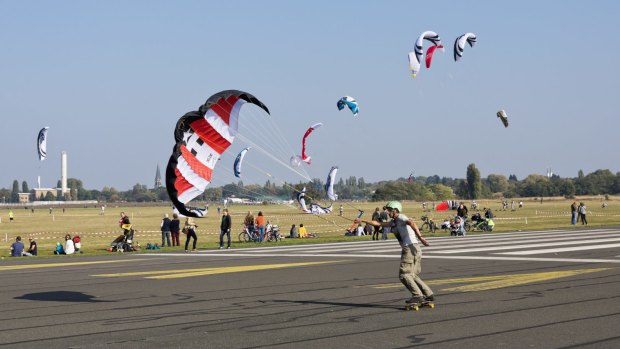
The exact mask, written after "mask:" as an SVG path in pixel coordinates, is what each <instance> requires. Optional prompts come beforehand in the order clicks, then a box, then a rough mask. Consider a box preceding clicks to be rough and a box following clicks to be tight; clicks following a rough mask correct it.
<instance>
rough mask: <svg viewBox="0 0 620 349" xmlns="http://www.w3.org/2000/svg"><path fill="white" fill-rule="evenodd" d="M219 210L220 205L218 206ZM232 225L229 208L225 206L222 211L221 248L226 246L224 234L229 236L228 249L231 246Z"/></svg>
mask: <svg viewBox="0 0 620 349" xmlns="http://www.w3.org/2000/svg"><path fill="white" fill-rule="evenodd" d="M218 211H219V207H218ZM231 227H232V220H231V219H230V215H229V214H228V209H227V208H225V209H224V212H223V213H222V222H221V223H220V249H222V248H224V235H226V236H227V237H228V245H227V247H226V248H227V249H229V248H230V228H231Z"/></svg>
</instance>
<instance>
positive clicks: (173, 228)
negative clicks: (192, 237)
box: [170, 219, 181, 233]
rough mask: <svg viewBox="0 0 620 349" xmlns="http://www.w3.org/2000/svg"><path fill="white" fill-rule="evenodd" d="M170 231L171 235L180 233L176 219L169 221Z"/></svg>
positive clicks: (179, 223) (178, 221) (179, 226)
mask: <svg viewBox="0 0 620 349" xmlns="http://www.w3.org/2000/svg"><path fill="white" fill-rule="evenodd" d="M170 231H171V232H173V233H178V232H180V231H181V221H180V220H178V219H173V220H171V221H170Z"/></svg>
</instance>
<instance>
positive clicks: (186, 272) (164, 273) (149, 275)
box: [92, 261, 342, 279]
mask: <svg viewBox="0 0 620 349" xmlns="http://www.w3.org/2000/svg"><path fill="white" fill-rule="evenodd" d="M338 262H342V261H324V262H305V263H284V264H263V265H240V266H234V267H221V268H195V269H176V270H154V271H138V272H129V273H114V274H97V275H92V276H101V277H124V276H144V278H145V279H178V278H186V277H192V276H204V275H216V274H226V273H239V272H243V271H256V270H270V269H283V268H292V267H303V266H310V265H320V264H329V263H338Z"/></svg>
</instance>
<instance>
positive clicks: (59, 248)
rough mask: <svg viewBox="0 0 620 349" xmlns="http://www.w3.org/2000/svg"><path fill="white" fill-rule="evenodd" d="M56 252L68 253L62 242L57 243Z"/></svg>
mask: <svg viewBox="0 0 620 349" xmlns="http://www.w3.org/2000/svg"><path fill="white" fill-rule="evenodd" d="M54 254H66V253H65V249H64V248H63V247H62V244H61V243H60V242H57V243H56V249H55V250H54Z"/></svg>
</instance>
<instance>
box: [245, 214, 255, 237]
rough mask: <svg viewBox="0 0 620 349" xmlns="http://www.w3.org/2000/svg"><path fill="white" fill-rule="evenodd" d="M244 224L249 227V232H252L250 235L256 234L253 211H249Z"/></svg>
mask: <svg viewBox="0 0 620 349" xmlns="http://www.w3.org/2000/svg"><path fill="white" fill-rule="evenodd" d="M243 224H244V225H245V226H246V227H247V228H248V233H249V234H250V236H253V235H254V215H253V214H252V211H248V214H247V215H245V219H244V220H243Z"/></svg>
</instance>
